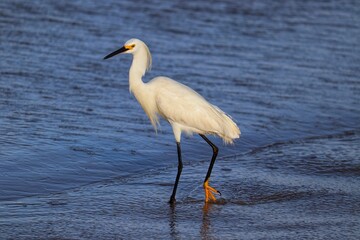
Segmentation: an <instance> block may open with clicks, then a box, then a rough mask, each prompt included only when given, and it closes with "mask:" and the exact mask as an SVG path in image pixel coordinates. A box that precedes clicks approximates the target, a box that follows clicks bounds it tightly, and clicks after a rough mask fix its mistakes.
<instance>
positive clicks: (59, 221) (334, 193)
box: [0, 133, 360, 239]
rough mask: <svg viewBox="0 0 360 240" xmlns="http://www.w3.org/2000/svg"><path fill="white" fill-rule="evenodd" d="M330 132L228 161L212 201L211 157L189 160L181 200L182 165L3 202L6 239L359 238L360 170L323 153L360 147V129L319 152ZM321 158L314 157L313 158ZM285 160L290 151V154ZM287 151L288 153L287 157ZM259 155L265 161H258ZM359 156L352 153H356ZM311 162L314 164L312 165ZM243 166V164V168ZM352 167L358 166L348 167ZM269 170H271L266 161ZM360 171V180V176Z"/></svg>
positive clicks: (219, 169) (218, 171) (218, 173)
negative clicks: (205, 185)
mask: <svg viewBox="0 0 360 240" xmlns="http://www.w3.org/2000/svg"><path fill="white" fill-rule="evenodd" d="M323 141H326V142H328V141H329V136H327V137H324V138H320V139H307V140H302V141H301V142H291V143H282V144H278V145H276V146H264V148H261V149H257V150H256V151H251V152H248V153H246V154H243V155H239V156H229V157H224V158H220V159H219V160H218V162H217V164H216V165H215V168H214V172H213V176H212V185H213V186H214V187H216V188H218V189H219V190H221V192H222V196H221V197H220V198H218V201H217V203H212V204H211V203H210V204H205V203H204V201H203V199H204V196H203V189H202V185H201V179H202V178H203V177H204V174H205V172H206V168H207V164H208V161H207V160H203V161H199V162H198V163H196V164H194V163H191V161H186V162H185V166H184V171H183V175H182V177H181V181H180V185H179V189H178V195H177V202H176V204H175V205H173V206H171V205H170V204H168V202H167V201H168V199H169V196H170V193H171V190H172V186H173V180H174V179H173V178H174V177H175V175H176V166H174V167H170V168H166V169H162V170H160V171H153V172H147V173H144V174H141V175H139V174H138V175H134V176H128V177H126V178H123V179H121V178H120V179H113V180H111V181H108V182H100V183H96V184H92V185H88V186H84V187H80V188H77V189H74V190H70V191H66V192H63V193H59V194H51V195H47V196H43V197H39V196H38V197H30V198H25V199H21V200H18V201H8V202H2V203H1V205H0V210H1V213H2V217H1V220H0V230H1V236H2V238H3V239H199V238H202V239H357V238H358V236H359V234H360V230H359V229H360V221H359V216H360V203H359V201H358V199H359V197H360V190H359V188H358V186H359V184H358V183H359V180H360V179H359V177H358V175H357V174H358V173H357V172H356V171H358V170H357V168H354V169H353V170H352V169H351V168H344V169H343V171H338V173H337V177H334V176H333V175H332V173H331V172H329V171H326V170H329V169H327V167H326V166H324V165H322V163H321V161H320V160H321V157H322V156H325V155H326V156H327V158H329V157H339V156H340V155H342V156H344V157H345V158H343V159H344V161H346V154H345V155H344V152H342V151H341V150H344V151H345V150H346V149H348V148H349V143H350V146H352V147H353V149H354V150H355V151H357V152H359V150H358V149H357V147H356V145H357V144H358V142H359V133H345V134H342V135H339V136H331V140H330V142H331V143H333V144H336V145H337V146H338V151H337V152H335V153H334V152H332V151H331V150H330V149H328V150H323V152H314V151H311V150H306V149H311V147H313V146H315V148H314V149H319V148H318V147H316V145H317V144H322V142H323ZM284 149H286V150H287V151H288V152H291V151H296V152H299V151H302V152H303V153H304V154H305V157H304V156H302V157H301V156H299V158H298V159H297V160H299V161H300V160H301V161H303V164H302V167H299V166H297V164H298V163H299V161H294V162H291V161H286V159H285V158H284V159H278V160H279V161H284V165H283V166H284V168H283V169H282V168H277V169H274V168H271V167H268V171H265V172H264V168H258V167H259V166H263V164H269V162H267V161H266V160H269V159H266V156H267V155H269V152H274V151H277V152H280V151H282V150H284ZM316 156H317V157H318V159H316V161H314V159H315V158H316ZM285 157H286V156H285ZM279 158H281V156H280V155H279ZM256 159H258V161H259V162H256ZM347 161H349V162H350V163H351V161H352V160H351V159H347ZM309 163H312V164H313V165H311V164H309ZM239 166H240V167H239ZM349 166H350V165H349ZM265 169H266V168H265ZM354 176H356V177H354Z"/></svg>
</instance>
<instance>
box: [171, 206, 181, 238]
mask: <svg viewBox="0 0 360 240" xmlns="http://www.w3.org/2000/svg"><path fill="white" fill-rule="evenodd" d="M169 216H170V221H169V227H170V236H171V238H172V239H180V235H179V232H178V230H177V229H176V204H175V203H172V204H170V213H169Z"/></svg>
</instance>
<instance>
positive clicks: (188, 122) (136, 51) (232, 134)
mask: <svg viewBox="0 0 360 240" xmlns="http://www.w3.org/2000/svg"><path fill="white" fill-rule="evenodd" d="M119 53H131V54H132V55H133V61H132V64H131V67H130V71H129V87H130V92H132V93H133V94H134V96H135V97H136V99H137V100H138V102H139V103H140V105H141V106H142V108H143V109H144V111H145V113H146V114H147V116H148V117H149V119H150V121H151V124H152V125H153V126H154V128H155V130H156V129H157V125H158V124H159V116H161V117H163V118H164V119H165V120H167V121H168V122H169V123H170V124H171V126H172V129H173V132H174V136H175V140H176V142H177V143H178V154H179V164H180V163H181V153H180V139H181V133H182V132H185V133H188V134H192V133H198V134H200V135H201V136H202V137H203V138H204V135H206V134H213V135H217V136H219V137H221V138H222V139H223V141H224V142H225V143H233V141H234V139H236V138H239V137H240V129H239V128H238V127H237V125H236V124H235V123H234V122H233V120H232V119H231V117H230V116H229V115H227V114H226V113H224V112H223V111H222V110H220V109H219V108H218V107H216V106H214V105H212V104H210V103H209V102H207V101H206V100H205V99H204V98H203V97H202V96H201V95H199V94H198V93H197V92H195V91H194V90H192V89H191V88H189V87H187V86H185V85H183V84H181V83H178V82H176V81H174V80H172V79H170V78H168V77H162V76H161V77H156V78H154V79H152V80H151V81H149V82H148V83H144V82H143V81H142V77H143V76H144V75H145V73H146V71H147V70H149V69H150V68H151V63H152V59H151V54H150V51H149V49H148V47H147V46H146V44H145V43H144V42H142V41H141V40H139V39H130V40H129V41H127V42H126V43H125V45H124V46H123V47H122V48H120V49H119V50H117V51H115V52H113V53H111V54H109V55H107V56H106V57H105V58H104V59H107V58H110V57H112V56H114V55H116V54H119ZM204 139H205V140H206V141H207V142H208V141H209V140H208V139H207V138H206V137H205V138H204ZM208 143H209V144H210V145H211V146H212V147H213V150H214V155H213V160H212V164H211V168H212V165H213V162H214V161H215V158H216V155H217V147H216V146H215V145H213V144H212V143H211V142H210V141H209V142H208ZM214 147H215V148H216V154H215V148H214ZM181 168H182V164H181ZM211 168H209V171H208V175H207V177H206V179H205V182H204V187H205V183H207V181H208V178H209V177H210V173H211ZM209 172H210V173H209ZM180 173H181V170H180ZM179 177H180V174H179V172H178V177H177V181H176V182H175V187H174V191H173V195H172V200H171V201H172V202H174V201H175V192H176V187H177V182H178V178H179ZM206 185H207V184H206ZM210 188H211V187H210ZM205 190H206V189H205ZM210 198H211V196H210ZM211 199H212V198H211ZM208 200H209V199H206V201H208Z"/></svg>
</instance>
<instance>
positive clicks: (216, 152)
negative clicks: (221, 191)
mask: <svg viewBox="0 0 360 240" xmlns="http://www.w3.org/2000/svg"><path fill="white" fill-rule="evenodd" d="M199 135H200V137H202V138H203V139H204V140H205V141H206V142H207V143H208V144H209V145H210V146H211V148H212V150H213V155H212V158H211V162H210V166H209V169H208V171H207V174H206V177H205V180H204V182H206V181H208V180H209V177H210V175H211V171H212V169H213V167H214V163H215V159H216V157H217V155H218V152H219V149H218V148H217V147H216V146H215V144H213V143H212V142H211V141H210V140H209V139H208V138H207V137H205V135H203V134H199Z"/></svg>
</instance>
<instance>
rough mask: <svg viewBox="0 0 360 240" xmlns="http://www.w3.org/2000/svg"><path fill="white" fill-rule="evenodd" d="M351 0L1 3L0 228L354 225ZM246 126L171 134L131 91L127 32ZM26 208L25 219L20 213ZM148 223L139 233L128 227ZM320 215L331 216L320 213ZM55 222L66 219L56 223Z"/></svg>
mask: <svg viewBox="0 0 360 240" xmlns="http://www.w3.org/2000/svg"><path fill="white" fill-rule="evenodd" d="M359 20H360V4H358V3H357V2H351V1H342V2H339V1H334V2H330V3H329V2H325V1H324V2H320V1H317V2H305V3H302V2H297V1H286V2H267V1H255V2H251V3H250V2H249V3H233V2H230V1H229V2H228V1H224V2H212V3H211V4H209V3H208V2H205V1H196V2H195V3H184V2H182V1H172V2H167V3H165V2H163V1H152V2H150V3H141V4H140V3H134V2H133V1H121V3H119V2H116V1H113V2H111V1H107V2H106V3H103V2H96V1H93V2H86V3H84V2H82V1H72V2H67V3H64V2H61V1H46V2H42V1H32V2H26V1H2V2H1V3H0V29H1V35H0V42H1V44H0V47H1V57H2V60H1V63H0V64H1V65H0V66H1V67H0V76H1V81H0V106H1V107H0V125H1V128H0V169H1V172H0V185H1V187H0V233H1V234H2V236H4V238H16V237H19V238H21V237H22V238H24V239H25V238H26V239H28V238H36V237H42V238H50V237H57V238H70V239H86V238H94V239H98V238H114V237H118V238H127V237H130V238H145V237H156V236H159V237H162V238H188V237H190V238H199V237H203V238H205V239H207V238H209V239H212V238H214V239H218V238H221V239H224V238H230V239H231V238H250V239H258V238H275V239H279V238H287V239H288V238H310V237H311V238H312V237H314V238H316V237H318V238H328V237H329V236H331V237H337V238H343V237H347V238H354V239H355V238H357V237H358V236H359V235H360V234H359V231H358V230H357V229H359V227H360V226H359V220H360V217H359V211H360V206H359V204H358V201H357V200H358V199H359V189H360V183H359V180H360V159H359V153H360V150H359V147H358V145H359V143H360V141H359V136H360V128H359V123H360V110H359V107H358V106H359V103H360V85H359V83H360V82H359V74H360V70H359V67H358V66H359V65H360V47H359V44H358V43H359V41H360V28H359V26H358V24H357V22H359ZM132 37H138V38H140V39H142V40H144V41H145V42H146V43H147V44H148V45H149V47H150V50H151V51H152V54H153V70H152V71H151V72H150V73H149V74H147V75H146V77H145V80H146V81H147V80H149V79H151V78H152V77H155V76H157V75H167V76H169V77H172V78H174V79H176V80H178V81H180V82H182V83H184V84H187V85H188V86H190V87H192V88H193V89H195V90H196V91H198V92H199V93H201V94H202V95H203V96H205V97H206V98H207V99H208V100H209V101H210V102H212V103H213V104H215V105H217V106H219V107H220V108H221V109H223V110H224V111H225V112H227V113H229V114H230V115H231V116H232V117H233V118H234V119H235V120H236V121H237V123H238V125H239V126H240V128H241V131H242V136H241V139H240V140H238V141H237V142H236V144H235V145H234V146H226V147H225V146H223V145H222V143H221V140H219V139H216V138H211V139H212V140H214V142H215V143H216V144H217V145H218V146H219V147H220V154H219V160H218V161H217V163H216V165H215V168H214V171H213V175H212V183H213V185H214V186H216V187H218V188H219V190H221V192H222V193H223V198H222V199H221V200H220V202H219V204H215V205H209V206H204V204H203V202H202V200H203V193H202V189H201V181H202V179H203V178H204V175H205V173H206V168H207V165H208V162H209V158H210V155H211V153H210V149H209V147H208V146H207V145H206V143H204V142H203V141H202V140H201V138H199V137H197V136H194V137H192V138H187V137H183V139H182V146H183V158H184V162H185V168H184V173H183V176H182V178H181V182H180V186H179V190H178V204H177V205H176V207H175V208H174V209H172V208H169V206H168V205H167V204H166V201H167V200H168V198H169V195H170V193H171V189H172V184H173V181H174V178H175V174H176V164H177V160H176V159H177V157H176V146H175V144H174V138H173V135H172V131H171V129H170V127H169V126H168V124H167V123H166V122H162V126H161V130H160V131H159V133H158V134H155V133H154V131H153V129H152V127H151V125H150V124H149V121H148V119H147V118H146V116H145V114H144V113H143V111H142V109H141V108H140V106H138V104H137V102H136V100H135V99H134V98H133V97H131V96H130V95H129V92H128V82H127V74H128V67H129V65H130V57H129V56H120V57H117V58H114V59H110V60H108V61H103V60H102V57H103V56H105V55H106V54H108V53H109V52H111V51H113V50H115V49H117V48H118V47H120V46H121V45H122V44H123V43H124V42H125V41H126V40H127V39H129V38H132ZM29 222H31V224H29ZM140 224H142V225H143V230H142V231H141V232H139V229H138V228H139V225H140ZM329 226H330V227H329ZM65 229H66V231H64V230H65Z"/></svg>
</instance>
